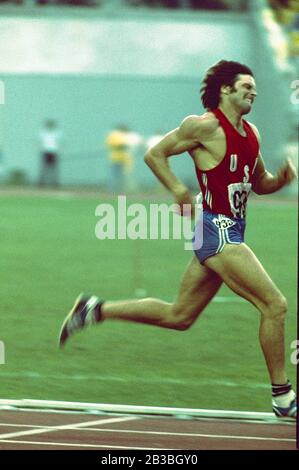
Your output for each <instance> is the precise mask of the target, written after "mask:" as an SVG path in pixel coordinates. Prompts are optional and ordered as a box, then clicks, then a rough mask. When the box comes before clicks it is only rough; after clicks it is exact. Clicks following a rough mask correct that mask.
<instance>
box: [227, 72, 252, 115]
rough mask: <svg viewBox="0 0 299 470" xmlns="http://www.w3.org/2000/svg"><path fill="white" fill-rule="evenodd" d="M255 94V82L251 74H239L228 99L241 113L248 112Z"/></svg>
mask: <svg viewBox="0 0 299 470" xmlns="http://www.w3.org/2000/svg"><path fill="white" fill-rule="evenodd" d="M256 95H257V92H256V84H255V81H254V78H253V77H252V76H251V75H239V76H238V79H237V80H236V82H235V84H234V86H233V87H232V88H231V92H230V94H229V99H230V102H231V104H232V105H233V106H234V107H237V108H238V110H239V111H240V113H241V114H248V113H249V112H250V111H251V107H252V104H253V102H254V99H255V97H256Z"/></svg>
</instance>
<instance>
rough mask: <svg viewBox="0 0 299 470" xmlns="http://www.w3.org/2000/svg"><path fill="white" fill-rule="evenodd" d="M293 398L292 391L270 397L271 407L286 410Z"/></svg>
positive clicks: (294, 394)
mask: <svg viewBox="0 0 299 470" xmlns="http://www.w3.org/2000/svg"><path fill="white" fill-rule="evenodd" d="M295 397H296V393H295V392H294V390H290V391H289V392H288V393H284V394H283V395H278V396H277V397H272V403H273V405H276V406H279V407H280V408H288V406H290V403H291V402H292V401H293V400H294V398H295Z"/></svg>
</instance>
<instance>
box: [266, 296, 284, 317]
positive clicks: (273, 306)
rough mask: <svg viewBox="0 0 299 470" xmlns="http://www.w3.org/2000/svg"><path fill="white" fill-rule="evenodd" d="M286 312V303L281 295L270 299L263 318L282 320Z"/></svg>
mask: <svg viewBox="0 0 299 470" xmlns="http://www.w3.org/2000/svg"><path fill="white" fill-rule="evenodd" d="M287 311H288V303H287V300H286V298H285V297H284V296H283V295H279V296H277V297H274V298H273V299H271V302H270V303H269V305H268V306H267V308H266V310H265V311H264V312H263V313H264V315H265V316H267V317H271V318H274V319H276V320H284V318H285V316H286V314H287Z"/></svg>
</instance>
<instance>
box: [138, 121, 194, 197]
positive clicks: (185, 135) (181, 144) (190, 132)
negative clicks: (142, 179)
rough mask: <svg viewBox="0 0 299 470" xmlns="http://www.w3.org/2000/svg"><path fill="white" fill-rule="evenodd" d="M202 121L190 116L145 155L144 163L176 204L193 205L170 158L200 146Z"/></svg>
mask: <svg viewBox="0 0 299 470" xmlns="http://www.w3.org/2000/svg"><path fill="white" fill-rule="evenodd" d="M200 130H201V120H200V118H199V117H198V116H189V117H187V118H186V119H184V121H183V122H182V124H181V125H180V127H178V128H177V129H174V130H173V131H171V132H169V133H168V134H166V136H165V137H164V138H163V139H162V140H161V141H160V142H159V143H158V144H157V145H155V146H154V147H152V148H151V149H150V150H149V151H148V152H147V153H146V155H145V157H144V161H145V163H146V164H147V165H148V166H149V167H150V169H151V170H152V172H153V173H154V174H155V175H156V177H157V178H158V179H159V181H161V183H162V184H163V185H164V186H165V187H166V188H167V189H168V190H169V191H171V192H172V194H173V195H174V198H175V200H176V202H177V203H178V204H180V205H182V204H192V199H191V196H190V194H189V192H188V189H187V188H186V186H185V185H184V184H183V182H182V181H181V180H180V179H178V178H177V177H176V176H175V175H174V173H173V172H172V171H171V169H170V167H169V162H168V158H169V157H171V156H173V155H179V154H181V153H183V152H186V151H188V150H192V149H193V148H195V147H197V146H198V144H199V138H200Z"/></svg>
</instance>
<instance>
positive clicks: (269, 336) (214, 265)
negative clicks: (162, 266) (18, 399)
mask: <svg viewBox="0 0 299 470" xmlns="http://www.w3.org/2000/svg"><path fill="white" fill-rule="evenodd" d="M201 93H202V94H201V98H202V102H203V105H204V107H205V109H206V110H207V112H205V113H204V114H203V115H201V116H188V117H187V118H186V119H184V121H183V122H182V124H181V125H180V126H179V127H178V128H177V129H175V130H173V131H171V132H169V133H168V134H167V135H166V136H165V137H164V138H163V139H162V140H161V141H160V142H159V143H158V144H157V145H155V146H154V147H153V148H152V149H150V150H149V151H148V152H147V154H146V155H145V162H146V163H147V164H148V166H149V167H150V168H151V170H152V171H153V172H154V174H155V175H156V176H157V178H158V179H159V180H160V181H161V182H162V183H163V184H164V185H165V186H166V188H168V189H169V190H170V191H171V193H172V194H173V196H174V199H175V201H176V202H177V203H178V204H179V206H180V208H181V211H182V213H183V206H184V205H185V204H190V205H192V198H191V195H190V194H189V191H188V189H187V188H186V187H185V186H184V185H183V183H182V182H181V181H180V180H179V179H178V178H177V177H176V176H175V175H174V174H173V173H172V171H171V170H170V168H169V165H168V158H169V157H171V156H172V155H177V154H181V153H183V152H186V151H187V152H189V154H190V156H191V157H192V158H193V160H194V164H195V170H196V173H197V177H198V181H199V185H200V188H201V193H202V196H203V209H204V212H203V245H202V247H201V248H198V247H195V256H194V257H193V259H192V260H191V262H190V264H189V266H188V268H187V271H186V273H185V275H184V277H183V280H182V284H181V288H180V291H179V294H178V298H177V299H176V300H175V301H174V302H173V303H168V302H163V301H161V300H158V299H153V298H146V299H141V300H125V301H115V302H109V301H102V300H100V299H99V298H98V297H95V296H92V297H89V298H88V297H83V296H80V297H79V298H78V299H77V301H76V303H75V305H74V307H73V309H72V310H71V312H70V313H69V315H68V316H67V317H66V319H65V321H64V324H63V326H62V329H61V333H60V345H61V346H62V345H63V344H64V343H65V342H66V341H67V339H68V338H69V336H70V335H72V334H73V333H74V332H76V331H78V330H81V329H82V328H84V327H85V326H86V325H89V324H93V323H97V322H100V321H102V320H107V319H121V320H129V321H134V322H141V323H146V324H151V325H156V326H160V327H163V328H172V329H176V330H186V329H187V328H190V326H191V325H192V324H193V323H194V322H195V320H196V319H197V317H198V316H199V315H200V313H201V312H202V311H203V309H204V308H205V307H206V306H207V304H208V303H209V302H210V301H211V299H212V298H213V297H214V295H215V294H216V292H217V291H218V290H219V288H220V286H221V284H222V282H225V284H227V285H228V286H229V287H230V288H231V289H232V290H233V291H234V292H236V293H237V294H238V295H240V296H241V297H243V298H245V299H246V300H248V301H249V302H251V303H252V304H253V305H255V307H256V308H257V309H258V310H259V311H260V313H261V323H260V330H259V339H260V344H261V348H262V351H263V353H264V357H265V361H266V365H267V368H268V371H269V375H270V379H271V383H272V405H273V410H274V412H275V414H276V415H277V416H291V417H296V414H297V404H296V395H295V392H294V391H293V389H292V387H291V384H290V382H289V381H288V378H287V375H286V370H285V354H284V320H285V315H286V312H287V302H286V299H285V297H284V296H283V295H282V293H281V292H280V291H279V289H278V288H277V287H276V285H275V284H274V283H273V281H272V280H271V279H270V277H269V276H268V274H267V273H266V271H265V270H264V268H263V266H262V265H261V263H260V262H259V260H258V259H257V258H256V256H255V255H254V253H253V252H252V251H251V249H250V248H249V247H248V246H247V245H246V244H245V243H244V230H245V213H246V203H247V198H248V194H249V192H250V190H251V189H253V190H254V192H255V193H257V194H269V193H273V192H275V191H278V190H279V189H280V188H282V187H283V186H285V185H287V184H289V183H290V182H291V181H292V180H293V179H294V178H296V170H295V167H294V165H293V164H292V163H291V161H289V160H288V161H287V162H286V163H285V164H284V165H283V166H282V167H281V169H280V170H279V171H278V173H277V175H275V176H273V175H272V174H271V173H269V172H268V171H267V170H266V169H265V165H264V162H263V159H262V156H261V153H260V150H259V147H260V137H259V133H258V130H257V129H256V127H255V126H254V125H253V124H249V123H248V122H247V121H246V120H245V119H243V116H244V115H246V114H248V113H249V112H250V110H251V107H252V104H253V102H254V99H255V97H256V95H257V92H256V84H255V80H254V77H253V73H252V71H251V70H250V69H249V68H248V67H247V66H245V65H242V64H240V63H238V62H232V61H220V62H219V63H217V64H216V65H214V66H213V67H211V68H210V69H209V70H208V72H207V74H206V76H205V78H204V80H203V84H202V88H201ZM189 207H190V206H189ZM191 207H192V206H191ZM196 230H198V228H196V229H195V232H196Z"/></svg>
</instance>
